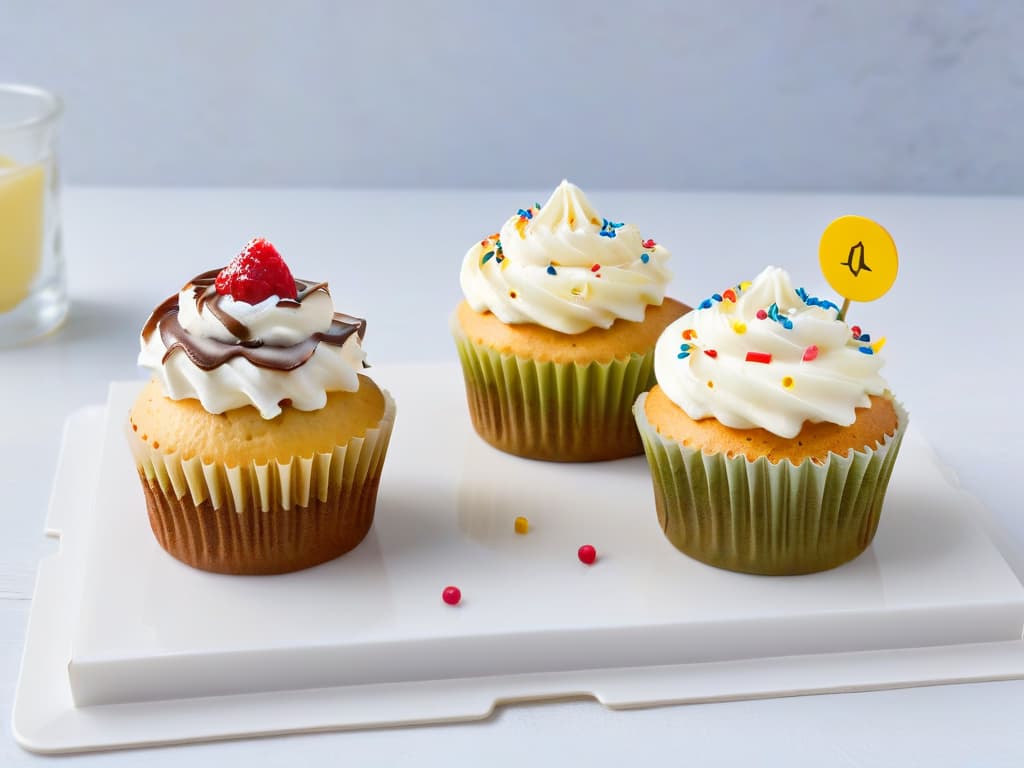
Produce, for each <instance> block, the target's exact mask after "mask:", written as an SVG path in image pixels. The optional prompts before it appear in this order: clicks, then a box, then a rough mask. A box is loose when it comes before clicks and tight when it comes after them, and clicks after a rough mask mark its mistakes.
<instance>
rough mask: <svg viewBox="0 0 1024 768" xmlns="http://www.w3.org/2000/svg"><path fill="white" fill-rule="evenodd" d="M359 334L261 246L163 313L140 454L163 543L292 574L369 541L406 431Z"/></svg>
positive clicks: (235, 566) (214, 559) (191, 285)
mask: <svg viewBox="0 0 1024 768" xmlns="http://www.w3.org/2000/svg"><path fill="white" fill-rule="evenodd" d="M365 328H366V324H365V322H364V321H363V320H360V319H357V318H353V317H349V316H348V315H343V314H336V313H335V312H334V307H333V304H332V302H331V297H330V293H329V291H328V287H327V284H326V283H320V282H309V281H304V280H295V279H293V278H292V275H291V272H290V271H289V270H288V267H287V265H285V263H284V261H283V260H282V259H281V257H280V255H279V254H278V253H277V251H276V250H275V249H274V248H273V246H272V245H270V244H269V243H267V242H266V241H264V240H253V241H252V242H250V243H249V244H248V245H247V246H246V248H245V250H244V251H243V252H242V253H241V254H239V256H238V257H237V258H236V259H235V260H234V261H233V262H232V263H231V264H229V265H228V266H227V267H225V268H224V269H223V270H219V271H217V270H214V271H211V272H206V273H204V274H202V275H199V276H198V277H196V278H193V279H192V280H191V281H189V282H188V283H187V284H186V285H185V287H184V288H182V289H181V291H180V292H179V293H177V294H175V295H174V296H171V297H170V298H169V299H167V300H166V301H165V302H164V303H163V304H161V305H160V306H159V307H157V309H156V310H154V312H153V314H152V315H151V316H150V318H149V320H148V322H147V323H146V325H145V327H144V328H143V331H142V338H141V346H142V350H141V353H140V355H139V364H140V365H142V366H145V367H147V368H150V369H152V371H153V377H152V379H151V380H150V382H149V383H148V384H147V385H146V387H145V388H144V389H143V390H142V393H141V394H140V395H139V397H138V399H137V400H136V402H135V404H134V406H133V407H132V410H131V413H130V417H129V425H130V432H129V440H130V442H131V447H132V451H133V454H134V457H135V462H136V467H137V469H138V472H139V477H140V479H141V481H142V488H143V492H144V494H145V498H146V506H147V509H148V511H149V520H150V524H151V527H152V529H153V533H154V534H155V535H156V538H157V541H158V542H159V543H160V545H161V546H162V547H163V548H164V549H165V550H167V551H168V552H169V553H170V554H171V555H173V556H174V557H176V558H177V559H179V560H181V561H182V562H185V563H188V564H189V565H192V566H194V567H196V568H200V569H202V570H207V571H216V572H220V573H246V574H257V573H283V572H287V571H295V570H299V569H301V568H307V567H309V566H312V565H316V564H317V563H321V562H324V561H326V560H329V559H331V558H334V557H337V556H338V555H341V554H342V553H344V552H347V551H348V550H350V549H352V548H353V547H355V546H356V545H357V544H359V542H360V541H362V539H363V538H364V537H365V536H366V534H367V533H368V531H369V529H370V525H371V523H372V521H373V514H374V507H375V503H376V496H377V487H378V484H379V482H380V476H381V469H382V465H383V462H384V456H385V453H386V450H387V446H388V441H389V439H390V435H391V429H392V426H393V423H394V418H395V404H394V401H393V400H392V399H391V397H390V396H389V395H388V393H387V392H385V391H383V390H381V389H379V388H378V387H377V385H376V384H374V383H373V381H372V380H371V379H369V378H368V377H366V376H364V375H363V374H362V373H361V371H362V370H363V368H364V362H363V361H364V353H363V351H362V338H363V334H364V332H365Z"/></svg>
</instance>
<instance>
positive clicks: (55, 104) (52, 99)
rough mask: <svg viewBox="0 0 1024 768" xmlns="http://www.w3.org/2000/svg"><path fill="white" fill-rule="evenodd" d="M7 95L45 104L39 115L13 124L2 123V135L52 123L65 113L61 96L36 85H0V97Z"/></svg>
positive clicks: (0, 129) (0, 127) (0, 125)
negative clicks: (23, 97)
mask: <svg viewBox="0 0 1024 768" xmlns="http://www.w3.org/2000/svg"><path fill="white" fill-rule="evenodd" d="M5 93H10V94H16V95H19V96H30V97H34V98H36V99H38V100H39V101H41V102H42V103H43V104H44V108H43V111H42V113H41V114H39V115H34V116H32V117H26V118H25V119H23V120H16V121H14V122H11V123H0V133H13V132H15V131H23V130H25V129H27V128H36V127H38V126H41V125H45V124H47V123H52V122H53V121H54V120H56V119H57V118H58V117H60V115H61V113H62V112H63V111H64V102H63V101H62V100H61V98H60V96H58V95H57V94H55V93H53V92H52V91H48V90H46V89H45V88H40V87H38V86H35V85H22V84H20V83H0V95H2V94H5Z"/></svg>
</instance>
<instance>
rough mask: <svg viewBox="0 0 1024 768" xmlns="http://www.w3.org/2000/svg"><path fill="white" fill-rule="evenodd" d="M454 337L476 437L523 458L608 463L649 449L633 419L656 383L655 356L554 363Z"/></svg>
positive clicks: (457, 331)
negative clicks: (634, 408) (644, 395)
mask: <svg viewBox="0 0 1024 768" xmlns="http://www.w3.org/2000/svg"><path fill="white" fill-rule="evenodd" d="M452 333H453V335H454V337H455V343H456V346H457V348H458V352H459V359H460V360H461V362H462V372H463V376H464V379H465V383H466V398H467V401H468V405H469V411H470V416H471V417H472V419H473V426H474V427H475V428H476V431H477V432H478V433H479V434H480V436H481V437H483V438H484V439H485V440H486V441H487V442H489V443H490V444H491V445H493V446H495V447H496V448H499V449H501V450H503V451H506V452H508V453H513V454H515V455H517V456H525V457H528V458H534V459H545V460H548V461H603V460H607V459H617V458H622V457H623V456H636V455H639V454H640V453H642V452H643V445H642V444H641V442H640V436H639V434H638V432H637V429H636V424H635V422H634V420H633V416H632V412H631V409H632V405H633V402H634V401H635V400H636V398H637V396H638V395H640V394H641V393H642V392H646V391H647V390H648V389H650V387H652V386H653V385H654V350H653V349H652V350H651V351H650V352H648V353H647V354H637V353H633V354H631V355H630V356H629V357H626V358H622V359H619V360H613V361H611V362H608V363H599V362H591V363H552V362H547V361H541V360H531V359H528V358H523V357H519V356H517V355H513V354H509V353H502V352H499V351H497V350H495V349H493V348H491V347H488V346H485V345H482V344H475V343H473V342H472V341H471V340H470V339H469V338H468V337H467V336H466V335H465V333H463V332H462V331H461V329H459V328H458V327H456V326H454V325H453V328H452Z"/></svg>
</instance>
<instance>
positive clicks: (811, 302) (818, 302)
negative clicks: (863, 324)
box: [796, 288, 839, 312]
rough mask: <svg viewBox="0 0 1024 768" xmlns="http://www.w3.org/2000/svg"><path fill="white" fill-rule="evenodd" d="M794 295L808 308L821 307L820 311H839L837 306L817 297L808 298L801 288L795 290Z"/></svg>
mask: <svg viewBox="0 0 1024 768" xmlns="http://www.w3.org/2000/svg"><path fill="white" fill-rule="evenodd" d="M796 295H797V296H799V297H800V300H801V301H802V302H803V303H804V304H806V305H807V306H809V307H821V308H822V309H834V310H835V311H836V312H838V311H839V306H838V305H836V304H833V303H832V302H831V301H828V300H827V299H819V298H818V297H817V296H809V295H808V294H807V291H806V290H804V289H803V288H797V289H796Z"/></svg>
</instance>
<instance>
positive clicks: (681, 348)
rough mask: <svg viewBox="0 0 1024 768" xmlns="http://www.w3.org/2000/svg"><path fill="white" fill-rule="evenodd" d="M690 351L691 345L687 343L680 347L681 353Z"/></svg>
mask: <svg viewBox="0 0 1024 768" xmlns="http://www.w3.org/2000/svg"><path fill="white" fill-rule="evenodd" d="M689 350H690V345H689V344H687V343H686V342H685V341H684V342H683V343H682V344H680V345H679V351H680V352H688V351H689Z"/></svg>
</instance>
